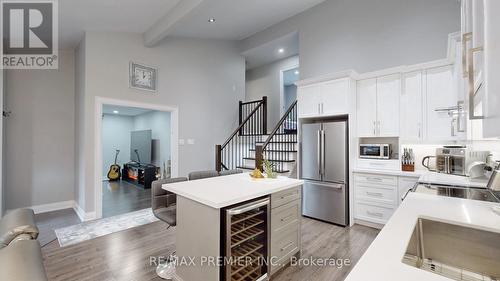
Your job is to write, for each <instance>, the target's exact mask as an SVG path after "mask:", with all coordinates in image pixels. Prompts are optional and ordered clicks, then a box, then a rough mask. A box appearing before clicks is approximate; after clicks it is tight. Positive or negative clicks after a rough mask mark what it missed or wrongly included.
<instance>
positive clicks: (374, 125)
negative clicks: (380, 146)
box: [373, 121, 377, 136]
mask: <svg viewBox="0 0 500 281" xmlns="http://www.w3.org/2000/svg"><path fill="white" fill-rule="evenodd" d="M373 135H374V136H376V135H377V122H376V121H373Z"/></svg>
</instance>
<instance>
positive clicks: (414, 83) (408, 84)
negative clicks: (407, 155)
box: [400, 71, 423, 141]
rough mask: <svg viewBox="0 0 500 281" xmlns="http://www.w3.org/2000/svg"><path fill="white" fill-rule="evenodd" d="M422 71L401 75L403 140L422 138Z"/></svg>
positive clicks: (401, 125)
mask: <svg viewBox="0 0 500 281" xmlns="http://www.w3.org/2000/svg"><path fill="white" fill-rule="evenodd" d="M422 83H423V80H422V71H415V72H410V73H406V74H404V75H403V89H402V91H401V109H400V132H401V134H400V136H401V139H402V140H404V141H421V140H423V89H422Z"/></svg>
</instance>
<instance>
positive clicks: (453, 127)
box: [451, 118, 456, 137]
mask: <svg viewBox="0 0 500 281" xmlns="http://www.w3.org/2000/svg"><path fill="white" fill-rule="evenodd" d="M451 136H452V137H455V136H456V134H455V118H451Z"/></svg>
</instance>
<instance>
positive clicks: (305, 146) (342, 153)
mask: <svg viewBox="0 0 500 281" xmlns="http://www.w3.org/2000/svg"><path fill="white" fill-rule="evenodd" d="M348 136H349V134H348V124H347V120H346V119H342V120H336V121H324V122H322V121H313V123H306V124H302V127H301V156H300V157H301V165H300V166H301V173H300V176H301V178H302V179H303V180H304V181H305V183H304V186H303V189H302V190H303V191H302V192H303V195H302V206H303V208H302V213H303V215H304V216H307V217H311V218H316V219H319V220H323V221H327V222H331V223H334V224H338V225H342V226H346V225H349V197H348V193H349V190H348V189H349V188H348V186H349V184H348V178H349V177H348V170H349V142H348Z"/></svg>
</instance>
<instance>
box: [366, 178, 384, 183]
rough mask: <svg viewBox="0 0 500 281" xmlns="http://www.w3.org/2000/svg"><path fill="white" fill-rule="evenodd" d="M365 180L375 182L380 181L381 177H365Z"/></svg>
mask: <svg viewBox="0 0 500 281" xmlns="http://www.w3.org/2000/svg"><path fill="white" fill-rule="evenodd" d="M366 179H367V180H369V181H377V182H381V181H382V179H381V178H366Z"/></svg>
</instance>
